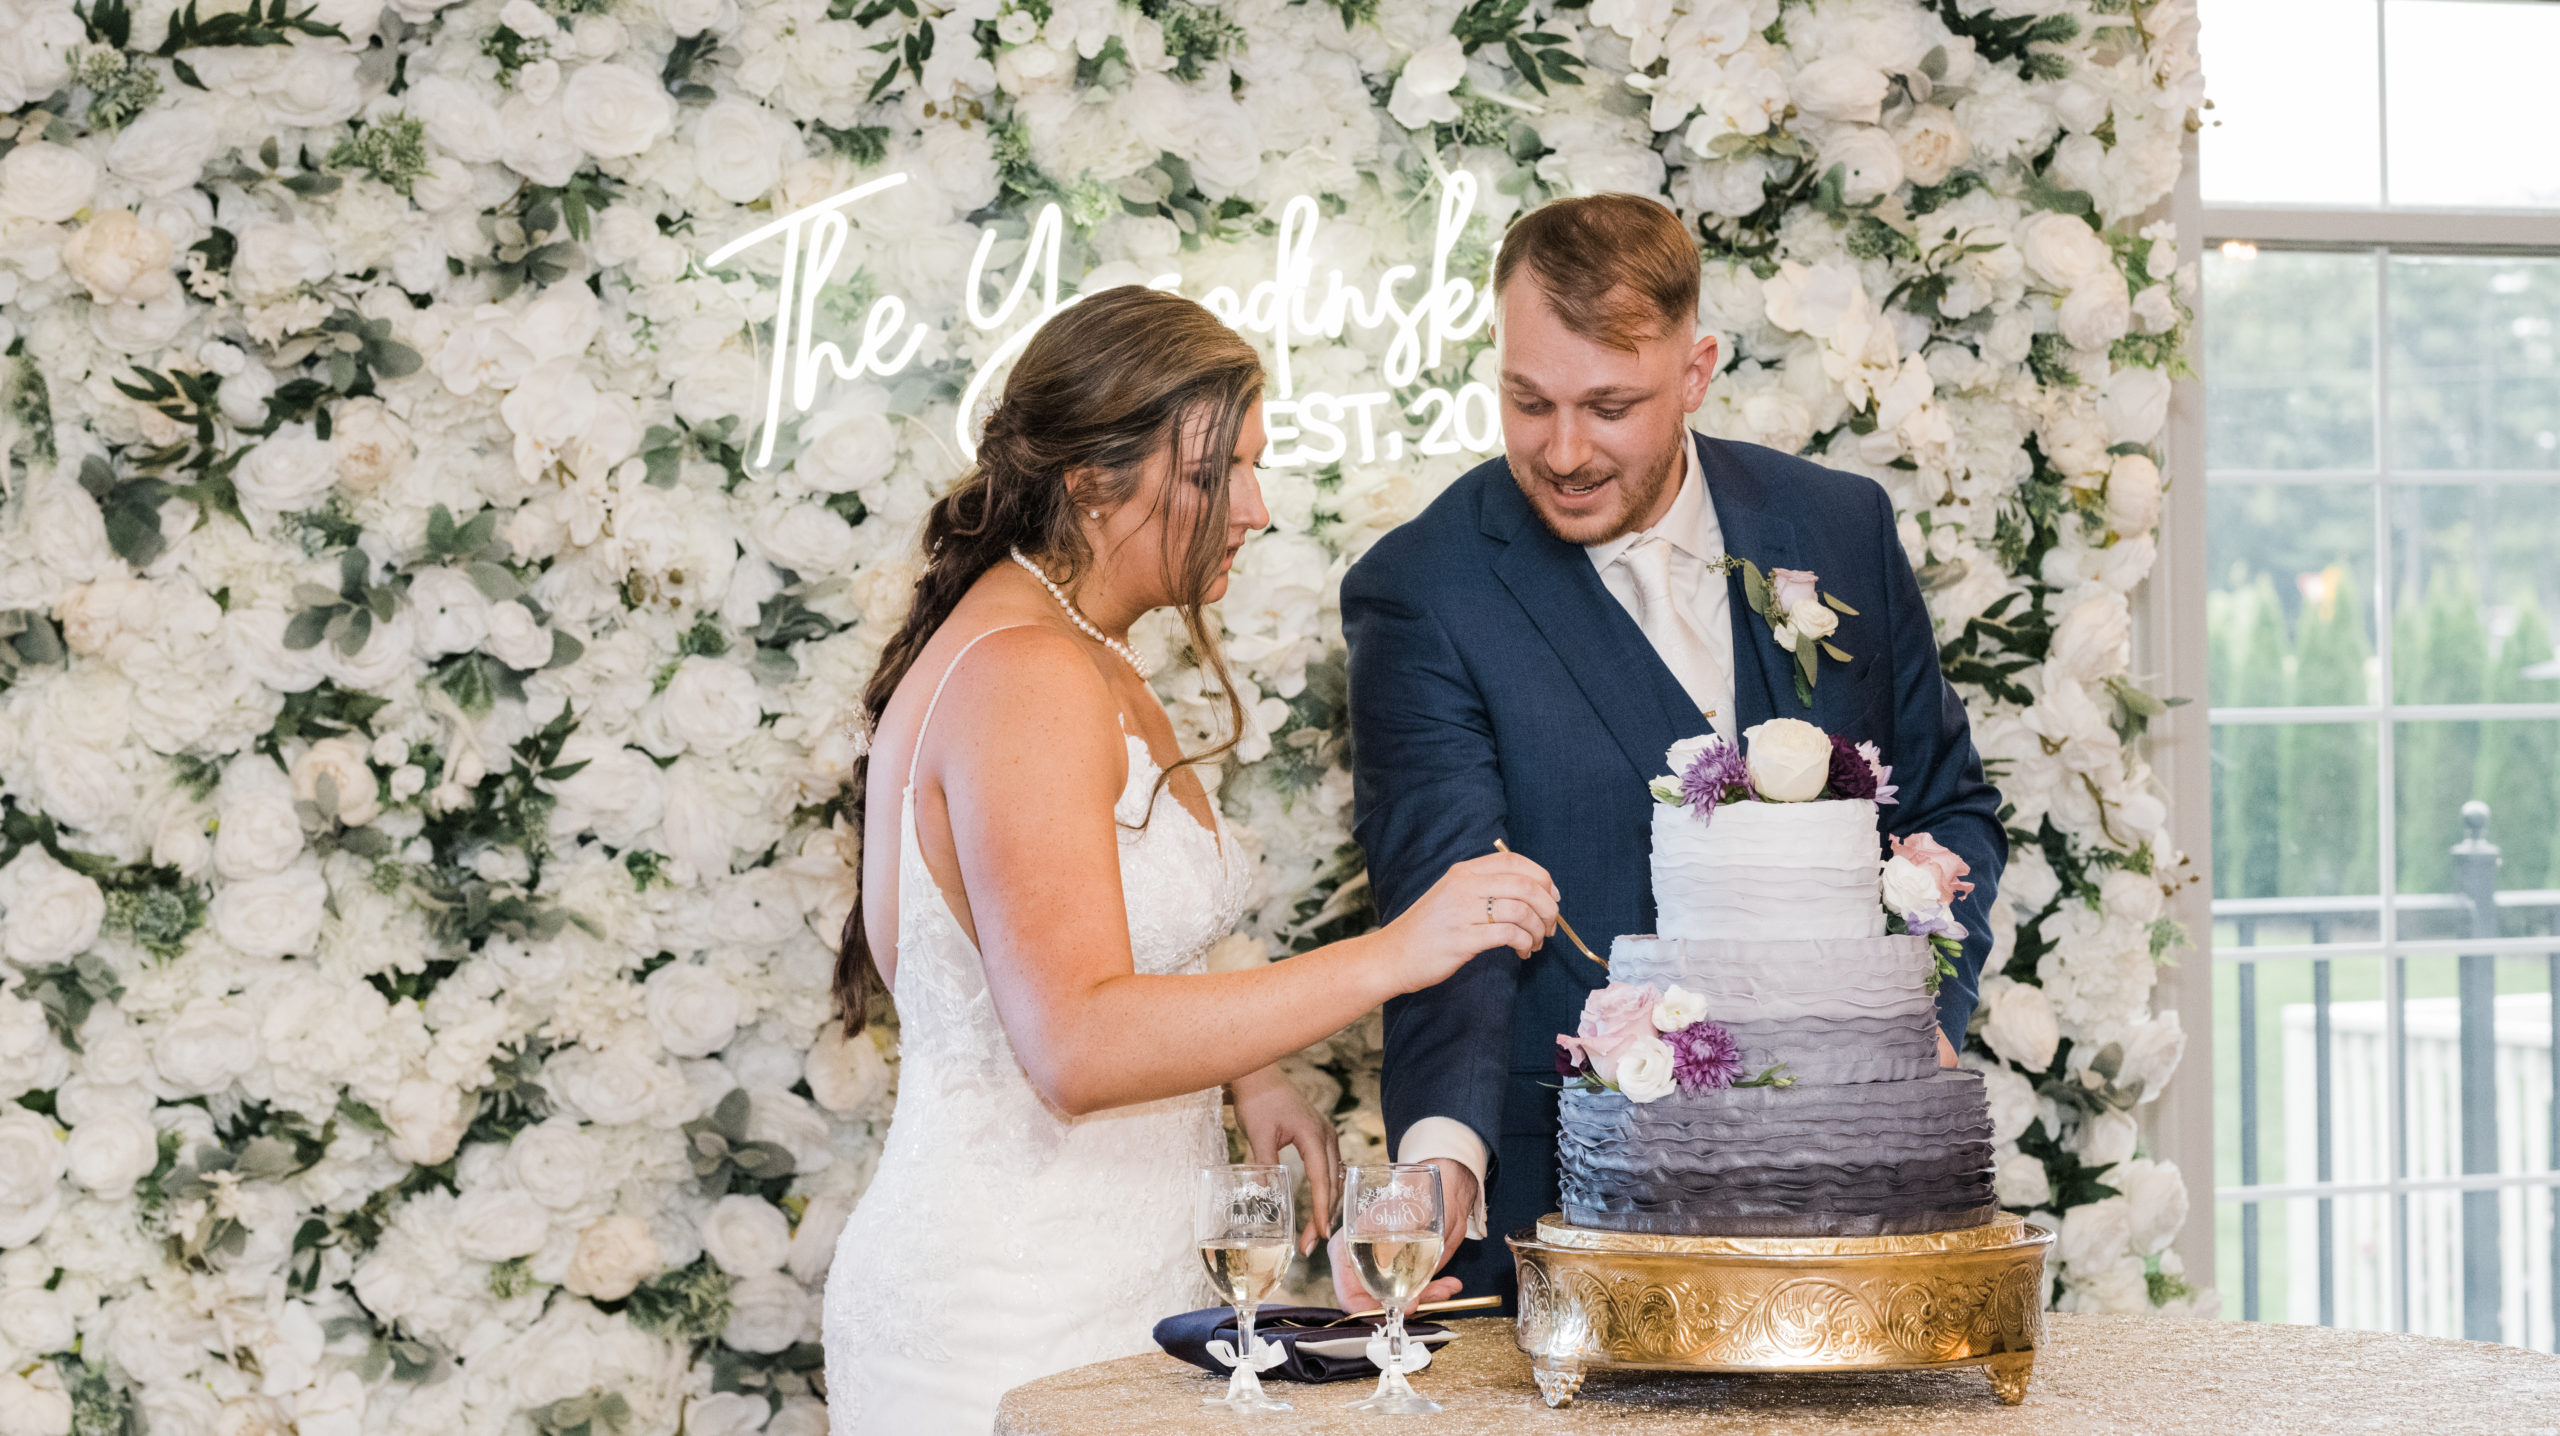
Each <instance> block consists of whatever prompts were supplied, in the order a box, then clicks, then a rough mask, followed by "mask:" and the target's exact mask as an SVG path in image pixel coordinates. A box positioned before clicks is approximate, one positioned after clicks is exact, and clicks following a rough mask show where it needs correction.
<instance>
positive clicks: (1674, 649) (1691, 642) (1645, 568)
mask: <svg viewBox="0 0 2560 1436" xmlns="http://www.w3.org/2000/svg"><path fill="white" fill-rule="evenodd" d="M1680 558H1681V555H1680V554H1679V552H1678V550H1677V549H1676V548H1675V547H1674V546H1673V544H1672V542H1671V541H1670V540H1669V539H1666V538H1663V537H1661V536H1660V535H1658V534H1645V535H1642V536H1640V537H1638V538H1637V539H1636V541H1635V542H1634V543H1633V544H1631V545H1629V546H1628V548H1627V551H1626V552H1625V553H1622V554H1620V555H1619V556H1618V562H1620V563H1622V564H1625V565H1626V566H1627V571H1628V573H1629V574H1630V575H1632V576H1633V577H1634V579H1635V581H1636V626H1637V627H1638V628H1641V629H1643V630H1644V636H1645V637H1646V639H1648V640H1649V641H1651V642H1652V644H1653V651H1654V652H1655V653H1656V654H1659V655H1660V656H1661V658H1662V662H1663V666H1664V667H1666V668H1669V669H1670V670H1671V676H1672V677H1674V678H1677V679H1679V680H1680V686H1681V688H1683V689H1684V690H1686V691H1687V692H1688V694H1689V700H1690V701H1691V702H1692V703H1695V704H1696V705H1697V706H1698V709H1699V711H1701V712H1706V711H1709V710H1713V711H1714V713H1715V716H1714V718H1713V720H1712V722H1713V723H1714V725H1715V729H1716V731H1717V732H1718V733H1721V734H1723V735H1724V736H1725V738H1726V739H1727V740H1728V741H1730V740H1731V739H1732V737H1733V715H1732V714H1731V713H1729V712H1726V711H1724V710H1726V709H1728V708H1730V707H1732V706H1733V705H1732V703H1731V701H1730V700H1729V699H1725V698H1724V697H1723V696H1722V695H1723V694H1724V692H1725V690H1726V689H1727V688H1728V687H1730V685H1729V684H1727V683H1726V682H1724V681H1723V675H1722V674H1720V673H1719V672H1718V671H1717V669H1718V668H1719V666H1720V665H1719V664H1718V663H1717V661H1716V654H1715V650H1714V649H1713V648H1711V647H1710V646H1709V645H1708V644H1707V642H1706V640H1705V639H1704V638H1702V637H1700V636H1699V633H1698V629H1697V624H1696V623H1695V622H1694V621H1693V620H1692V619H1691V618H1690V616H1689V614H1688V612H1687V611H1686V608H1685V606H1684V605H1682V604H1681V603H1680V602H1679V600H1678V599H1676V598H1675V597H1674V596H1673V592H1672V575H1673V572H1674V565H1675V563H1678V561H1679V560H1680ZM1681 567H1683V568H1685V567H1686V565H1685V564H1684V565H1681ZM1681 577H1682V578H1683V579H1689V578H1693V577H1694V575H1690V574H1686V573H1684V574H1682V575H1681ZM1688 586H1690V585H1688V584H1686V583H1684V584H1683V587H1684V588H1685V587H1688Z"/></svg>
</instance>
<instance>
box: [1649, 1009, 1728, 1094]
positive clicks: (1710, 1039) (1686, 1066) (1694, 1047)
mask: <svg viewBox="0 0 2560 1436" xmlns="http://www.w3.org/2000/svg"><path fill="white" fill-rule="evenodd" d="M1662 1040H1663V1041H1665V1042H1668V1043H1670V1044H1671V1075H1672V1077H1673V1079H1674V1080H1676V1081H1677V1082H1679V1084H1680V1090H1681V1091H1683V1092H1714V1091H1717V1090H1720V1089H1722V1088H1726V1087H1730V1086H1732V1085H1733V1084H1734V1083H1735V1082H1736V1081H1737V1080H1739V1079H1740V1078H1741V1076H1742V1049H1741V1048H1739V1047H1737V1046H1735V1045H1734V1042H1733V1034H1732V1033H1731V1032H1729V1031H1727V1030H1726V1029H1725V1025H1724V1024H1723V1023H1721V1022H1692V1023H1690V1024H1689V1025H1688V1026H1686V1027H1683V1028H1681V1029H1680V1030H1679V1031H1677V1032H1673V1033H1669V1034H1666V1035H1665V1036H1664V1037H1663V1039H1662Z"/></svg>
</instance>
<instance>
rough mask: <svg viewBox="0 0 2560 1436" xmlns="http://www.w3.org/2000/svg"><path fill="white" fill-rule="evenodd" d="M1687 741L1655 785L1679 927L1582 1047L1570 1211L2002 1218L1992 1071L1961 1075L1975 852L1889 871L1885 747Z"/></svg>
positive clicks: (1668, 927) (1564, 1165)
mask: <svg viewBox="0 0 2560 1436" xmlns="http://www.w3.org/2000/svg"><path fill="white" fill-rule="evenodd" d="M1744 736H1745V740H1746V742H1747V743H1748V744H1749V747H1748V749H1747V750H1746V751H1747V756H1746V751H1737V750H1736V749H1734V748H1733V747H1732V746H1731V745H1729V744H1726V743H1723V742H1722V741H1720V740H1716V739H1712V738H1710V739H1693V740H1690V741H1688V742H1685V743H1682V744H1680V745H1679V746H1677V747H1674V748H1673V749H1672V750H1671V753H1670V755H1669V758H1670V764H1671V770H1672V771H1671V774H1670V775H1669V776H1667V777H1665V778H1662V779H1659V780H1657V781H1656V782H1655V784H1654V793H1655V796H1656V797H1657V799H1659V800H1660V801H1661V805H1660V806H1658V807H1657V808H1656V809H1655V810H1654V825H1653V864H1652V866H1653V889H1654V898H1655V904H1656V907H1657V909H1658V912H1659V922H1658V924H1657V925H1658V926H1659V928H1660V932H1659V934H1658V935H1654V936H1646V937H1620V938H1619V939H1617V941H1616V943H1615V944H1614V945H1613V946H1612V948H1611V950H1610V962H1609V966H1610V976H1611V979H1612V980H1611V982H1610V984H1609V986H1607V987H1605V988H1603V989H1601V990H1600V991H1598V992H1595V993H1593V994H1592V995H1591V997H1590V999H1589V1001H1588V1002H1587V1004H1586V1005H1585V1007H1584V1009H1583V1014H1582V1020H1581V1025H1580V1028H1579V1030H1578V1031H1577V1032H1575V1033H1574V1034H1573V1035H1570V1036H1565V1037H1560V1038H1559V1039H1558V1042H1559V1044H1560V1053H1559V1057H1558V1061H1557V1066H1558V1070H1559V1071H1560V1072H1561V1073H1562V1074H1564V1075H1565V1077H1566V1078H1567V1079H1568V1080H1567V1085H1566V1088H1565V1091H1564V1093H1563V1099H1562V1111H1561V1114H1560V1121H1559V1130H1558V1136H1557V1160H1558V1164H1559V1167H1560V1169H1561V1175H1562V1185H1563V1195H1564V1213H1563V1215H1564V1219H1565V1221H1566V1222H1567V1223H1568V1224H1570V1225H1572V1226H1577V1227H1584V1228H1596V1229H1601V1230H1609V1231H1622V1232H1643V1233H1653V1234H1659V1235H1673V1236H1729V1237H1863V1236H1887V1235H1898V1234H1908V1233H1920V1232H1941V1231H1952V1230H1955V1229H1958V1228H1963V1227H1971V1226H1977V1225H1980V1224H1982V1223H1985V1222H1988V1221H1990V1220H1992V1219H1993V1218H1994V1217H1995V1216H1996V1215H1997V1214H1998V1212H1997V1203H1996V1201H1995V1199H1994V1197H1993V1195H1992V1186H1991V1175H1992V1164H1991V1116H1990V1111H1989V1108H1988V1105H1987V1104H1986V1102H1985V1099H1984V1095H1983V1086H1982V1079H1981V1078H1980V1076H1979V1075H1977V1074H1975V1073H1972V1072H1968V1071H1963V1070H1957V1069H1942V1068H1940V1067H1939V1065H1938V1041H1937V1010H1936V1001H1935V997H1934V993H1935V991H1936V988H1937V975H1938V973H1939V972H1940V970H1941V967H1940V963H1941V949H1946V950H1950V951H1951V950H1953V949H1954V948H1955V945H1956V943H1957V941H1958V940H1959V939H1960V938H1961V937H1962V930H1961V929H1960V928H1958V927H1956V925H1955V923H1954V920H1953V918H1952V916H1951V914H1950V912H1949V904H1950V903H1951V902H1952V901H1953V900H1954V898H1955V897H1956V896H1958V895H1959V894H1961V893H1963V892H1967V891H1970V885H1969V884H1967V883H1965V882H1964V881H1963V875H1964V872H1965V865H1964V863H1963V861H1962V860H1961V859H1959V858H1957V857H1955V855H1954V854H1952V853H1949V852H1947V851H1946V850H1945V849H1944V848H1941V847H1939V846H1938V845H1937V844H1936V843H1934V842H1932V841H1931V840H1930V839H1929V838H1928V837H1926V836H1925V835H1923V836H1920V837H1916V838H1909V839H1903V838H1897V839H1895V840H1894V842H1893V847H1894V856H1893V857H1892V858H1891V860H1890V861H1887V860H1886V859H1885V858H1884V856H1883V854H1882V852H1881V851H1880V847H1879V843H1878V834H1877V812H1878V807H1877V805H1878V803H1879V802H1885V803H1889V802H1891V801H1892V799H1893V791H1894V790H1893V787H1892V785H1891V784H1890V783H1889V782H1887V781H1886V780H1887V779H1888V778H1889V777H1890V770H1889V769H1886V768H1885V767H1884V766H1883V765H1882V764H1880V763H1879V762H1878V761H1877V756H1876V754H1875V752H1874V750H1873V748H1872V747H1871V746H1863V745H1862V746H1852V745H1850V744H1848V743H1845V742H1842V741H1840V740H1838V739H1834V738H1830V737H1826V736H1825V735H1824V734H1822V732H1821V731H1820V730H1819V729H1816V728H1814V727H1813V726H1812V725H1811V724H1807V723H1802V722H1798V721H1796V720H1793V719H1779V720H1775V721H1773V722H1770V723H1766V724H1763V725H1761V726H1760V727H1758V728H1754V729H1752V730H1751V732H1750V733H1748V734H1746V735H1744Z"/></svg>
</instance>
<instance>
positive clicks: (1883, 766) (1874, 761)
mask: <svg viewBox="0 0 2560 1436" xmlns="http://www.w3.org/2000/svg"><path fill="white" fill-rule="evenodd" d="M1858 756H1859V757H1861V758H1863V759H1865V760H1866V762H1867V771H1868V772H1870V773H1872V774H1874V775H1875V780H1876V792H1875V800H1876V802H1877V804H1878V805H1880V806H1891V805H1892V804H1893V801H1894V798H1893V795H1894V794H1895V793H1897V792H1900V791H1901V789H1900V788H1899V787H1897V786H1896V785H1895V784H1894V783H1893V781H1892V779H1893V765H1892V764H1890V763H1887V762H1886V761H1885V760H1884V755H1883V754H1882V753H1879V752H1877V751H1876V745H1875V744H1873V743H1861V744H1859V745H1858Z"/></svg>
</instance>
